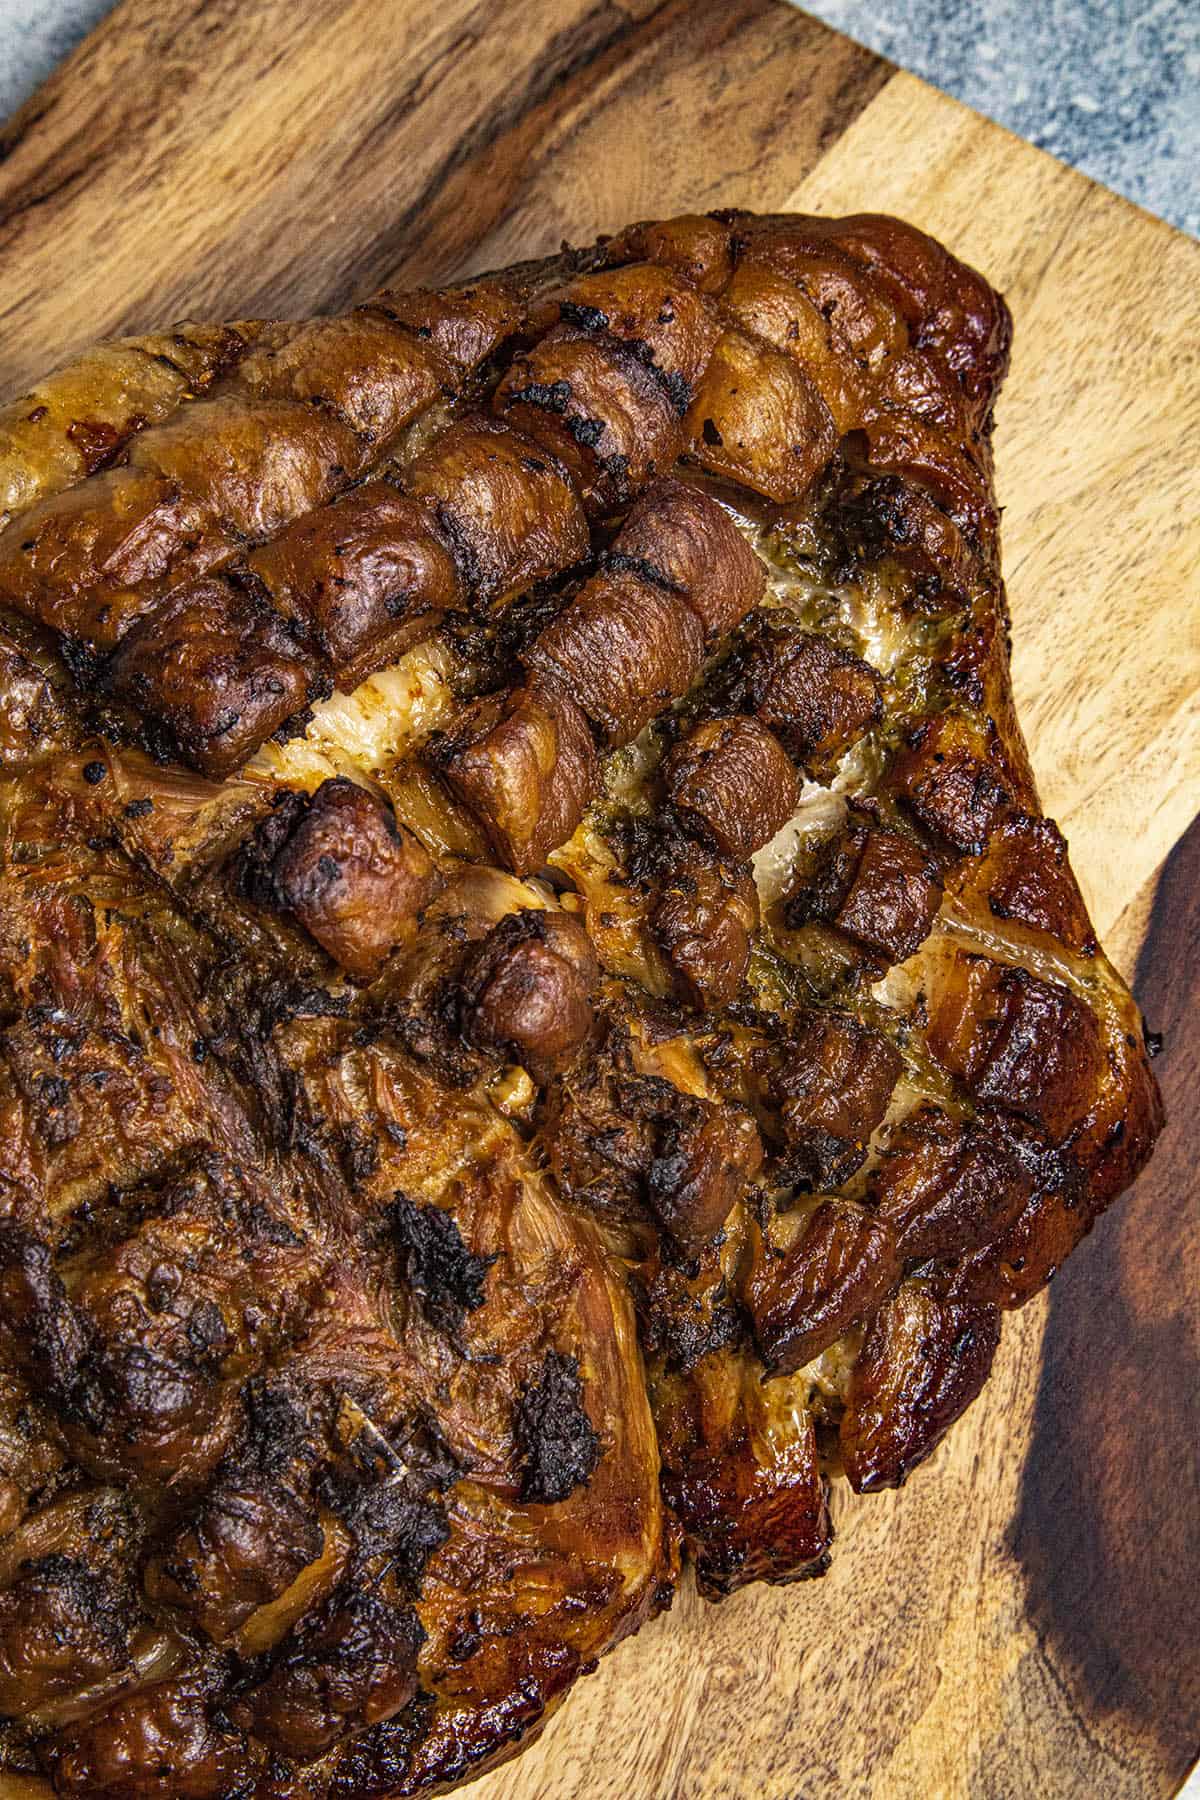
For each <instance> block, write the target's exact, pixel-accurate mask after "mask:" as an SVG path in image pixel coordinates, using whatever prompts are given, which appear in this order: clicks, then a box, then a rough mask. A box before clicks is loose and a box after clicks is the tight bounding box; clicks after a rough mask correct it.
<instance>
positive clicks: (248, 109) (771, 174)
mask: <svg viewBox="0 0 1200 1800" xmlns="http://www.w3.org/2000/svg"><path fill="white" fill-rule="evenodd" d="M0 143H2V149H3V155H4V160H3V161H2V162H0V321H2V323H3V341H2V342H0V391H7V390H10V389H13V388H15V387H17V386H19V384H20V383H21V381H22V380H24V379H25V378H26V377H28V376H29V375H31V374H33V373H34V372H36V371H38V370H40V369H42V368H45V367H46V366H48V365H49V364H51V363H53V362H54V361H56V360H58V359H60V358H61V357H62V356H63V355H64V354H66V353H67V352H68V351H69V350H70V349H71V348H73V347H75V346H77V345H79V344H80V343H82V342H84V341H86V340H87V339H89V338H91V337H94V336H96V335H98V334H100V333H101V332H106V331H111V330H114V329H117V328H123V327H129V326H133V325H138V324H141V325H149V324H154V323H158V322H161V321H162V320H163V319H166V318H170V317H173V316H177V315H179V314H181V313H184V312H193V313H205V312H207V313H212V314H217V315H224V316H236V315H238V314H245V313H247V312H252V311H255V310H278V311H282V312H303V311H305V310H310V309H314V308H318V307H322V306H327V305H331V304H336V303H338V302H340V301H343V300H345V299H346V298H348V297H349V296H351V295H353V294H355V293H357V292H359V291H361V290H363V289H365V288H366V287H369V286H370V285H371V284H373V283H374V282H376V281H378V280H381V279H383V278H384V277H386V276H388V275H393V274H400V275H403V276H406V277H409V278H412V279H438V278H441V277H444V276H446V275H448V274H451V273H455V272H459V271H461V270H463V269H465V268H467V267H468V266H472V265H473V266H476V267H480V266H484V265H487V264H495V263H500V262H504V261H508V260H510V259H511V258H512V257H514V256H520V255H525V254H533V253H540V252H542V251H544V250H546V249H549V248H551V247H553V245H554V244H556V243H557V242H558V240H559V239H560V238H561V237H563V236H570V237H572V238H573V239H576V240H579V239H584V238H587V237H589V236H591V235H593V234H594V233H595V232H596V231H598V230H603V229H606V228H607V229H611V228H612V227H614V226H616V225H618V224H621V223H623V222H624V221H625V220H626V219H628V218H631V217H634V216H637V215H639V214H654V213H665V212H669V211H672V210H678V209H681V208H687V207H709V206H716V205H720V204H733V203H738V204H743V205H749V206H754V207H771V208H777V207H785V206H797V207H803V208H812V209H816V210H829V211H845V210H852V209H854V208H860V207H871V208H883V209H888V210H894V211H897V212H900V213H902V214H904V215H906V216H908V217H911V218H913V219H915V220H916V221H917V222H918V223H920V224H922V225H925V226H926V227H927V228H929V229H930V230H933V231H934V232H936V233H937V234H938V235H939V236H942V237H944V238H945V239H946V240H947V242H948V243H949V244H950V245H951V246H952V247H953V248H954V249H955V250H956V251H958V252H959V253H960V254H963V255H965V256H966V257H967V258H968V259H970V260H973V261H975V262H977V263H978V264H979V265H980V266H981V267H982V268H984V269H985V270H986V272H987V273H988V275H989V276H990V277H991V278H992V279H993V280H994V281H995V282H997V283H998V285H1000V286H1002V287H1004V288H1005V289H1006V290H1007V292H1008V295H1009V298H1010V300H1011V302H1012V305H1013V310H1014V313H1015V315H1016V323H1017V338H1016V352H1015V357H1014V365H1013V374H1012V377H1011V380H1010V384H1009V387H1008V388H1007V389H1006V391H1005V394H1004V396H1003V398H1002V402H1001V407H1000V428H999V433H998V438H997V460H998V469H999V482H1000V489H1001V498H1002V500H1003V501H1004V503H1005V505H1006V508H1007V511H1006V517H1005V541H1006V564H1007V570H1008V576H1009V586H1010V593H1011V600H1012V610H1013V620H1014V636H1015V658H1014V660H1015V677H1016V685H1017V693H1018V700H1019V703H1020V707H1021V711H1022V716H1023V718H1024V721H1025V725H1026V729H1027V732H1028V735H1029V737H1030V740H1031V744H1032V750H1033V756H1034V762H1035V766H1036V767H1037V769H1038V772H1039V775H1040V778H1041V782H1042V787H1043V792H1044V795H1045V798H1046V801H1047V805H1048V808H1049V810H1051V811H1052V812H1054V813H1056V814H1057V816H1058V817H1059V819H1060V820H1061V821H1062V823H1063V824H1064V828H1065V829H1066V830H1067V831H1068V834H1069V836H1070V837H1071V839H1072V848H1073V853H1074V858H1075V862H1076V866H1077V869H1078V871H1079V874H1080V877H1081V880H1082V882H1083V885H1084V887H1085V890H1086V891H1087V894H1088V897H1089V900H1090V901H1091V903H1092V905H1093V908H1094V910H1095V913H1096V916H1097V920H1098V923H1099V924H1100V926H1101V928H1102V929H1103V930H1104V932H1105V933H1106V935H1107V936H1108V938H1109V941H1110V945H1111V948H1112V950H1113V952H1114V954H1115V956H1116V957H1117V959H1118V960H1119V961H1121V962H1122V963H1123V966H1124V967H1125V968H1126V969H1128V970H1133V969H1135V968H1136V971H1137V980H1138V987H1139V993H1140V997H1141V999H1142V1001H1143V1004H1144V1006H1145V1007H1146V1009H1147V1011H1148V1013H1149V1015H1150V1019H1151V1023H1152V1024H1158V1025H1162V1026H1165V1027H1166V1029H1167V1053H1166V1056H1165V1057H1164V1060H1163V1062H1162V1063H1161V1064H1160V1069H1161V1071H1162V1074H1163V1080H1164V1087H1165V1089H1166V1094H1167V1101H1168V1107H1169V1108H1170V1109H1171V1113H1172V1122H1171V1124H1170V1126H1169V1128H1168V1132H1167V1134H1166V1136H1165V1138H1164V1140H1163V1142H1162V1145H1161V1147H1160V1149H1159V1152H1158V1155H1157V1157H1156V1159H1155V1161H1154V1163H1153V1164H1152V1166H1151V1168H1150V1170H1149V1171H1148V1173H1147V1175H1146V1176H1144V1177H1143V1179H1142V1181H1141V1182H1140V1183H1139V1184H1138V1187H1137V1189H1136V1190H1135V1192H1134V1193H1133V1195H1131V1196H1130V1197H1129V1198H1127V1199H1126V1201H1125V1202H1124V1203H1123V1204H1122V1206H1121V1207H1120V1208H1119V1209H1118V1211H1117V1213H1116V1214H1115V1215H1113V1216H1110V1217H1109V1218H1108V1219H1106V1220H1105V1221H1104V1222H1103V1223H1102V1225H1101V1226H1100V1227H1099V1228H1098V1230H1097V1232H1096V1234H1095V1237H1094V1239H1093V1241H1092V1243H1091V1244H1090V1245H1089V1246H1088V1247H1087V1248H1085V1249H1084V1250H1083V1251H1082V1252H1081V1253H1080V1255H1079V1256H1078V1257H1077V1258H1076V1259H1075V1260H1074V1261H1073V1262H1072V1263H1071V1264H1070V1265H1069V1267H1068V1269H1067V1270H1066V1272H1065V1273H1064V1274H1063V1276H1062V1277H1060V1279H1059V1280H1058V1282H1056V1283H1055V1285H1054V1287H1053V1289H1052V1290H1051V1292H1050V1294H1049V1296H1048V1297H1047V1298H1044V1299H1043V1300H1042V1301H1041V1302H1040V1303H1038V1304H1036V1305H1035V1306H1034V1307H1032V1308H1030V1309H1028V1310H1027V1312H1026V1313H1024V1314H1022V1315H1019V1316H1017V1317H1016V1318H1014V1319H1013V1320H1011V1321H1010V1323H1009V1325H1008V1326H1007V1328H1006V1333H1005V1342H1004V1346H1003V1348H1002V1351H1001V1355H1000V1358H999V1361H998V1365H997V1371H996V1374H995V1376H994V1378H993V1380H992V1382H991V1384H990V1386H989V1387H988V1389H987V1390H986V1391H985V1394H984V1397H983V1399H982V1400H981V1401H980V1402H979V1403H978V1404H977V1405H976V1407H975V1408H974V1409H973V1410H972V1412H971V1413H970V1414H969V1415H968V1417H967V1419H966V1420H965V1421H964V1423H963V1424H962V1425H961V1426H960V1427H959V1428H958V1429H957V1430H956V1431H955V1432H954V1433H953V1434H952V1436H951V1439H950V1440H949V1442H948V1443H947V1444H946V1445H945V1446H944V1447H943V1449H942V1451H941V1452H940V1453H939V1454H938V1456H937V1457H936V1459H935V1460H934V1462H933V1463H932V1465H931V1466H929V1467H928V1468H926V1469H924V1470H922V1471H921V1472H920V1473H919V1474H918V1475H917V1476H916V1477H915V1478H914V1480H913V1482H912V1483H911V1484H910V1486H909V1488H908V1489H906V1490H905V1491H904V1492H903V1493H902V1494H900V1495H891V1496H884V1497H880V1498H878V1499H872V1500H869V1501H864V1502H856V1503H851V1502H850V1500H849V1499H848V1497H847V1496H844V1495H841V1496H839V1497H838V1499H837V1502H836V1505H837V1513H838V1522H839V1529H840V1534H841V1541H840V1544H839V1546H838V1547H837V1552H836V1554H835V1560H834V1565H833V1569H832V1571H831V1573H830V1574H829V1576H827V1577H826V1579H825V1580H824V1581H822V1582H820V1583H815V1584H809V1585H806V1586H804V1587H801V1588H798V1589H796V1590H793V1591H791V1592H786V1591H785V1592H750V1593H743V1594H741V1595H739V1596H737V1597H735V1598H734V1599H732V1600H730V1601H728V1602H726V1603H725V1604H724V1605H723V1606H721V1607H719V1608H712V1607H707V1606H703V1605H701V1603H700V1602H699V1601H698V1600H697V1599H696V1598H695V1595H694V1594H693V1593H692V1592H691V1591H690V1590H685V1591H684V1592H683V1593H682V1594H681V1595H680V1597H679V1599H678V1601H677V1603H676V1606H675V1609H674V1612H673V1614H672V1615H670V1616H668V1617H667V1618H665V1619H662V1620H659V1621H658V1622H656V1623H655V1624H654V1625H653V1626H651V1627H650V1628H648V1629H647V1630H646V1631H645V1632H644V1633H643V1634H642V1635H641V1637H640V1638H638V1639H637V1640H636V1641H635V1642H634V1643H632V1644H630V1645H627V1646H625V1647H623V1648H622V1649H621V1650H620V1651H618V1652H617V1653H616V1654H615V1655H614V1656H613V1657H612V1658H610V1659H609V1660H608V1661H607V1662H606V1663H605V1664H604V1665H602V1667H601V1669H600V1671H599V1672H598V1673H597V1674H596V1675H595V1676H594V1677H593V1678H591V1679H590V1680H589V1681H587V1682H585V1683H584V1684H583V1685H582V1686H581V1687H580V1689H579V1690H578V1691H577V1693H576V1694H575V1695H574V1696H573V1698H572V1699H571V1701H570V1702H569V1704H568V1705H567V1706H566V1708H564V1710H563V1712H562V1713H561V1714H560V1715H559V1716H558V1717H557V1718H556V1719H555V1720H553V1721H552V1722H551V1724H550V1726H549V1727H548V1729H547V1731H546V1732H545V1734H544V1736H543V1738H542V1739H541V1741H540V1742H539V1743H538V1744H536V1745H535V1746H533V1748H532V1749H531V1750H530V1751H529V1752H528V1753H527V1754H526V1755H525V1756H523V1757H522V1758H520V1759H519V1761H517V1762H516V1763H514V1764H512V1765H511V1766H510V1767H508V1768H506V1769H504V1770H501V1771H499V1772H498V1773H497V1774H495V1775H492V1776H490V1777H486V1778H485V1779H484V1780H483V1781H482V1782H481V1783H479V1784H478V1786H477V1787H475V1788H474V1789H472V1793H473V1794H476V1795H478V1796H479V1800H533V1796H535V1795H536V1796H542V1795H550V1796H553V1797H554V1800H582V1796H584V1795H587V1796H588V1797H589V1800H605V1797H606V1796H613V1797H616V1796H629V1795H634V1796H637V1797H638V1800H733V1797H735V1796H737V1797H742V1796H751V1795H753V1796H763V1797H764V1800H809V1797H813V1800H815V1797H817V1796H834V1795H836V1796H838V1797H839V1800H840V1797H842V1796H847V1797H858V1796H862V1797H863V1800H867V1797H870V1800H899V1796H908V1795H913V1794H916V1795H920V1796H922V1797H923V1800H925V1797H929V1800H936V1797H941V1796H946V1797H948V1800H960V1797H961V1800H1025V1797H1026V1796H1030V1795H1033V1794H1037V1795H1039V1796H1048V1797H1050V1800H1075V1797H1079V1800H1083V1797H1085V1796H1086V1797H1088V1800H1091V1797H1092V1796H1104V1797H1105V1800H1108V1797H1110V1796H1111V1797H1113V1800H1126V1797H1128V1800H1142V1797H1143V1796H1150V1795H1166V1794H1170V1793H1172V1792H1174V1790H1175V1788H1176V1787H1177V1785H1178V1783H1179V1781H1180V1780H1181V1778H1182V1776H1183V1774H1184V1772H1185V1770H1186V1768H1187V1767H1188V1765H1189V1763H1190V1762H1191V1761H1192V1760H1193V1758H1194V1757H1195V1756H1196V1754H1197V1751H1198V1749H1200V1649H1198V1638H1200V1633H1198V1631H1197V1619H1196V1616H1195V1595H1196V1592H1197V1587H1198V1582H1197V1577H1198V1575H1200V1551H1198V1548H1197V1546H1198V1545H1200V1493H1198V1490H1197V1480H1198V1475H1197V1461H1196V1455H1195V1445H1196V1442H1197V1440H1198V1438H1200V1416H1198V1409H1200V1384H1198V1382H1197V1370H1198V1367H1200V1312H1198V1309H1197V1303H1196V1293H1197V1281H1196V1272H1197V1260H1198V1258H1197V1246H1198V1238H1200V1232H1198V1228H1197V1221H1196V1217H1195V1210H1194V1206H1193V1204H1192V1202H1193V1196H1194V1189H1195V1175H1194V1167H1195V1160H1196V1127H1195V1123H1194V1118H1195V1110H1196V1108H1195V1096H1196V1092H1197V1087H1198V1083H1200V1025H1198V1023H1197V1020H1198V1017H1200V991H1198V990H1200V977H1198V975H1197V963H1198V960H1200V959H1198V958H1197V957H1196V955H1195V940H1196V935H1197V931H1198V930H1200V920H1198V915H1197V902H1196V895H1197V892H1198V890H1200V830H1196V829H1193V830H1192V831H1190V832H1189V831H1188V825H1189V820H1190V816H1191V812H1192V810H1193V809H1194V803H1195V796H1196V793H1197V791H1198V785H1200V784H1198V776H1200V743H1198V736H1200V733H1198V729H1197V705H1196V695H1197V692H1198V691H1200V617H1198V611H1197V604H1196V602H1197V595H1198V592H1200V529H1198V527H1197V521H1196V513H1197V508H1196V495H1195V487H1194V483H1195V474H1194V471H1195V468H1196V466H1197V464H1198V462H1200V393H1198V392H1197V382H1196V362H1197V345H1198V344H1200V302H1198V300H1197V296H1198V295H1200V250H1198V249H1197V246H1195V245H1194V244H1191V243H1190V242H1188V241H1187V240H1185V239H1183V238H1182V237H1180V236H1178V235H1176V234H1174V233H1172V232H1171V231H1169V230H1168V228H1166V227H1165V226H1163V225H1161V224H1158V223H1156V222H1155V221H1153V220H1151V219H1149V218H1147V217H1146V216H1144V215H1142V214H1140V213H1138V212H1136V211H1135V209H1133V208H1132V207H1130V206H1128V205H1127V204H1125V203H1124V202H1122V201H1120V200H1117V199H1116V198H1114V197H1113V196H1112V195H1110V194H1108V193H1106V192H1105V191H1103V190H1101V189H1099V188H1096V187H1095V186H1094V185H1092V184H1090V183H1088V182H1087V181H1085V180H1084V179H1083V178H1082V177H1081V176H1078V175H1076V174H1073V173H1071V172H1070V171H1068V170H1066V169H1064V168H1062V167H1061V166H1060V165H1058V164H1056V163H1054V162H1052V161H1051V160H1050V159H1049V158H1047V157H1045V156H1043V155H1042V154H1040V153H1039V152H1037V151H1035V150H1032V149H1030V148H1029V147H1028V146H1027V145H1024V144H1021V143H1019V142H1018V141H1017V140H1015V139H1013V138H1011V137H1009V136H1008V135H1007V134H1006V133H1004V132H1002V131H1000V130H999V129H998V128H996V127H994V126H990V125H987V124H985V123H984V122H983V121H981V120H979V119H978V118H976V117H975V116H974V115H972V114H970V113H968V112H966V111H965V110H964V109H963V108H961V107H959V106H957V105H955V104H954V103H953V102H951V101H949V100H946V99H945V98H943V97H942V96H940V95H938V94H936V93H934V92H933V91H932V90H931V89H929V88H926V87H924V86H923V85H922V84H920V83H919V82H916V81H914V80H913V79H912V78H910V77H908V76H904V75H897V74H895V73H894V72H893V71H891V70H890V69H889V68H888V67H887V66H886V65H885V64H882V63H880V62H879V61H877V60H876V59H875V58H873V57H871V56H869V55H868V54H867V53H866V52H864V51H862V50H859V49H857V48H856V47H854V46H852V45H849V44H847V43H846V42H845V41H844V40H842V39H839V38H837V37H835V36H833V35H832V34H830V33H828V32H826V31H825V30H824V29H823V28H822V27H820V26H818V25H816V24H815V23H814V22H813V21H811V20H809V19H806V18H805V17H804V16H803V15H801V14H798V13H796V12H794V11H792V10H790V9H788V8H785V7H782V6H779V5H776V4H773V3H772V0H692V3H690V4H689V3H688V0H667V3H666V4H654V3H653V0H623V3H617V0H535V3H534V4H528V3H527V4H517V0H490V3H487V4H479V5H472V4H470V3H469V0H408V3H407V4H404V5H395V6H384V7H380V6H379V5H378V4H377V3H376V0H328V3H326V4H324V5H317V4H316V3H315V0H309V3H308V4H305V5H297V4H296V0H257V3H256V4H255V5H253V6H249V7H245V6H237V5H234V4H232V0H212V3H210V4H195V3H194V0H192V3H188V0H124V4H122V5H121V6H119V7H118V8H117V11H116V12H115V13H114V14H113V15H111V17H110V18H109V20H108V21H106V23H105V24H104V25H103V26H102V27H101V28H100V30H99V31H98V32H97V33H96V34H95V35H94V36H93V38H92V39H90V40H89V41H88V43H87V44H86V45H85V46H84V47H83V48H82V49H81V51H80V52H79V53H78V54H77V55H76V57H75V58H74V59H73V60H72V62H71V63H70V64H69V65H68V66H67V67H66V69H65V70H64V71H63V72H62V73H61V74H60V75H59V76H58V77H56V78H55V80H54V81H52V82H51V83H50V84H49V85H48V87H47V88H45V89H43V90H42V92H41V93H40V94H39V95H37V96H35V97H34V99H33V101H31V102H30V104H29V105H28V106H27V107H26V108H25V109H24V110H23V112H22V113H21V114H19V115H18V116H17V118H16V119H15V120H14V121H13V122H12V124H11V126H10V128H9V130H8V132H7V134H6V135H5V136H4V138H3V139H2V140H0ZM1164 864H1165V868H1164ZM1189 945H1190V947H1191V955H1190V960H1189ZM1139 949H1140V955H1139ZM1189 971H1190V973H1189ZM2 1791H3V1790H2V1779H0V1792H2Z"/></svg>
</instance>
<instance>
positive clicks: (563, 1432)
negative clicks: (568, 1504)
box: [513, 1350, 600, 1504]
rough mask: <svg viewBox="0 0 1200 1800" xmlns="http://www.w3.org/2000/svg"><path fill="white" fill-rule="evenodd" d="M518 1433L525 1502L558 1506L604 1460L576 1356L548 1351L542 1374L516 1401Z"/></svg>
mask: <svg viewBox="0 0 1200 1800" xmlns="http://www.w3.org/2000/svg"><path fill="white" fill-rule="evenodd" d="M513 1432H514V1435H515V1437H516V1440H517V1448H518V1450H519V1452H520V1456H521V1499H522V1500H524V1501H531V1500H533V1501H544V1502H548V1503H550V1504H553V1503H554V1502H555V1501H558V1500H565V1499H566V1498H567V1496H568V1494H571V1493H573V1492H574V1490H575V1489H576V1488H577V1487H579V1486H581V1485H582V1484H584V1483H586V1481H587V1480H588V1477H589V1476H590V1475H591V1473H592V1470H593V1469H594V1468H595V1467H596V1464H597V1463H598V1462H599V1460H600V1439H599V1437H598V1436H597V1435H596V1430H595V1427H594V1426H593V1424H592V1421H591V1420H590V1419H589V1418H588V1416H587V1413H586V1412H585V1411H584V1406H583V1383H582V1382H581V1381H580V1379H579V1363H578V1362H577V1360H576V1359H575V1357H573V1356H563V1355H562V1354H561V1353H560V1352H559V1351H557V1350H547V1352H546V1356H545V1360H544V1361H543V1363H542V1369H541V1374H540V1375H539V1376H538V1379H537V1380H536V1381H535V1382H533V1383H532V1385H531V1386H530V1387H529V1388H527V1390H526V1391H525V1393H524V1394H523V1395H522V1396H521V1398H520V1400H518V1402H517V1410H516V1417H515V1420H514V1423H513Z"/></svg>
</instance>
